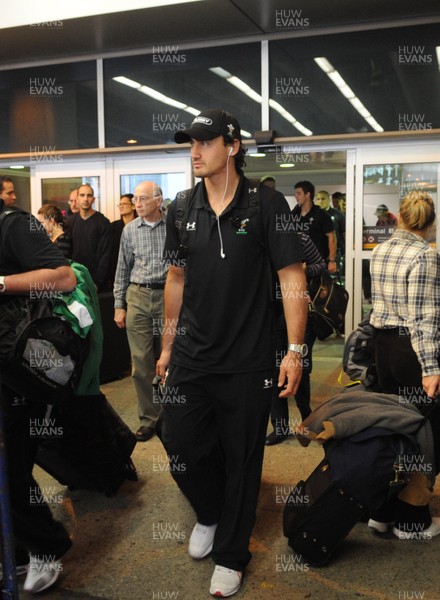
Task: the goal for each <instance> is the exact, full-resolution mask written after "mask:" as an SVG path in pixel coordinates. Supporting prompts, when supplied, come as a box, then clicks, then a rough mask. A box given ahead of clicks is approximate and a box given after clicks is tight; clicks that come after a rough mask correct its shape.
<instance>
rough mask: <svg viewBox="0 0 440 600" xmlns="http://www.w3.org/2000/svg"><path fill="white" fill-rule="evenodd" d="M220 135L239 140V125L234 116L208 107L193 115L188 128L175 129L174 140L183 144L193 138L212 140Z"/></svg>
mask: <svg viewBox="0 0 440 600" xmlns="http://www.w3.org/2000/svg"><path fill="white" fill-rule="evenodd" d="M219 135H222V136H224V137H226V138H229V139H230V140H231V143H232V142H233V141H234V140H240V141H241V132H240V125H239V123H238V121H237V119H236V118H235V117H233V116H232V115H230V114H229V113H227V112H225V111H224V110H221V109H218V108H208V109H207V110H202V112H201V113H200V114H199V115H197V117H195V119H194V120H193V122H192V123H191V126H190V127H189V128H188V129H182V130H181V131H176V133H175V134H174V141H175V142H176V144H184V143H185V142H190V141H191V139H194V140H200V141H202V142H203V141H205V140H212V139H214V138H216V137H218V136H219Z"/></svg>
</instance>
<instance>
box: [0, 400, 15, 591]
mask: <svg viewBox="0 0 440 600" xmlns="http://www.w3.org/2000/svg"><path fill="white" fill-rule="evenodd" d="M2 403H3V395H2V394H0V521H1V529H0V542H1V555H2V569H3V590H2V596H1V597H2V599H4V600H6V599H10V600H19V597H18V588H17V574H16V569H15V548H14V533H13V529H12V517H11V504H10V498H9V477H8V464H7V460H6V446H5V429H4V412H3V406H2Z"/></svg>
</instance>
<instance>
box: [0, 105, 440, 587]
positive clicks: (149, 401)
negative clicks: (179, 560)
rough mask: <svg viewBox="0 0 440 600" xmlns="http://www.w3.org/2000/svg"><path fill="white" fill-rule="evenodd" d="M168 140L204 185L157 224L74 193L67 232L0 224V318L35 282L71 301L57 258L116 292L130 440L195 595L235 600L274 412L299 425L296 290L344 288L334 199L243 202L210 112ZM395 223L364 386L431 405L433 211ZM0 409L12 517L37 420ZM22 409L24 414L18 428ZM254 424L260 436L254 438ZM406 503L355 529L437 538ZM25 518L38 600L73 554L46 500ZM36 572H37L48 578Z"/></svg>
mask: <svg viewBox="0 0 440 600" xmlns="http://www.w3.org/2000/svg"><path fill="white" fill-rule="evenodd" d="M175 141H176V142H177V143H179V144H180V143H190V145H191V158H192V164H193V170H194V176H195V177H197V178H200V180H201V181H200V183H199V184H197V185H196V186H195V188H194V189H193V190H191V191H190V192H189V193H186V194H182V195H181V196H179V195H178V196H177V198H176V201H175V202H173V203H171V204H170V206H169V208H168V210H167V215H165V213H164V211H163V209H162V203H163V194H162V190H161V188H160V187H159V185H157V183H155V182H154V181H143V182H141V183H139V185H137V186H136V188H135V189H134V190H133V194H124V195H123V196H121V198H120V201H119V209H120V213H121V218H120V220H117V221H115V222H114V223H110V222H109V220H108V219H107V218H106V217H105V216H104V215H103V214H102V213H100V212H99V211H97V210H96V209H94V208H93V206H94V202H95V200H96V199H95V193H94V190H93V188H92V187H91V186H90V185H89V184H83V185H80V186H79V187H78V189H77V190H73V191H72V193H71V194H70V197H69V210H68V214H67V218H66V217H65V216H64V215H63V214H62V212H61V211H60V209H59V208H57V207H56V206H53V205H50V204H45V205H44V206H42V207H41V209H40V210H39V211H38V215H37V218H38V221H39V222H40V223H41V225H42V228H40V229H39V230H38V235H34V236H33V237H32V236H31V237H29V236H30V232H29V227H28V224H27V223H28V222H27V221H26V219H25V217H24V216H23V215H20V216H19V217H18V218H16V219H11V220H10V221H9V222H8V221H6V222H4V223H3V224H2V232H1V246H0V274H1V275H0V302H1V303H4V302H7V301H8V300H10V299H11V298H14V296H16V295H20V294H26V293H28V292H29V289H30V288H29V286H30V284H31V283H33V282H35V281H36V280H37V281H41V282H42V283H44V284H47V285H51V286H52V288H53V289H55V290H57V291H59V292H68V291H71V290H72V288H74V287H75V276H74V273H73V271H72V269H71V267H70V266H69V260H68V259H72V260H74V261H77V262H79V263H81V264H83V265H85V266H86V267H87V268H88V270H89V271H90V274H91V276H92V279H93V281H94V284H95V286H96V290H97V291H98V292H105V291H108V290H113V294H114V321H115V326H117V327H119V328H121V329H124V328H125V329H126V331H127V336H128V342H129V346H130V353H131V360H132V379H133V384H134V387H135V391H136V396H137V402H138V417H139V423H140V424H139V429H138V430H137V432H136V438H137V440H138V441H139V442H147V441H148V440H150V439H151V438H152V437H153V436H154V435H156V434H157V435H158V437H159V438H160V439H161V441H162V443H163V445H164V447H165V449H166V451H167V453H168V455H169V457H170V461H172V462H170V472H171V475H172V476H173V477H174V479H175V481H176V483H177V485H178V486H179V488H180V489H181V491H182V493H183V494H184V495H185V496H186V498H187V499H188V501H189V502H190V504H191V506H192V507H193V509H194V512H195V515H196V520H197V522H196V524H195V526H194V529H193V531H192V534H191V537H190V539H189V546H188V553H189V555H190V556H191V557H192V558H193V559H195V560H200V559H203V558H205V557H206V556H208V555H210V556H211V557H212V558H213V560H214V563H215V568H214V572H213V575H212V579H211V582H210V588H209V589H210V593H211V594H212V595H214V596H218V597H228V596H232V595H233V594H235V593H236V592H237V591H238V590H239V589H240V587H241V584H242V581H243V576H244V573H245V570H246V567H247V565H248V563H249V561H250V559H251V553H250V551H249V541H250V536H251V532H252V529H253V526H254V523H255V519H256V507H257V501H258V494H259V487H260V481H261V473H262V463H263V453H264V447H265V445H267V446H272V445H274V444H278V443H280V442H282V441H283V440H285V439H287V438H288V437H289V435H290V434H291V423H290V420H289V412H288V403H287V399H288V398H289V397H292V396H293V397H294V398H295V400H296V404H297V406H298V409H299V412H300V414H301V418H302V420H304V419H306V418H307V417H308V416H309V415H310V413H311V410H312V409H311V406H310V403H311V383H310V374H311V370H312V350H313V345H314V342H315V339H316V336H315V334H314V331H313V327H312V324H311V322H310V319H309V316H308V305H309V301H310V295H309V291H310V292H311V290H313V287H314V284H315V283H316V281H317V280H319V277H320V274H321V273H322V272H323V271H325V270H327V271H328V272H329V273H330V274H332V275H333V276H338V273H339V275H340V274H341V272H343V269H344V264H343V257H344V252H345V216H344V212H345V197H344V195H343V194H342V193H340V192H336V193H335V194H333V196H332V198H331V199H332V202H333V206H332V205H331V204H330V194H329V193H328V192H327V191H325V190H321V191H319V192H318V193H317V194H316V197H315V188H314V185H313V184H312V183H311V182H310V181H299V182H297V183H296V184H295V199H296V206H295V207H294V208H293V210H291V209H290V207H289V205H288V203H287V201H286V199H285V197H284V196H283V194H281V193H280V192H279V191H277V190H276V182H275V180H274V178H273V177H265V178H263V180H262V181H261V183H260V185H259V187H258V190H257V191H256V190H255V189H254V188H253V186H252V185H251V183H250V182H249V180H248V179H247V178H246V176H245V175H244V173H243V168H244V166H245V164H246V163H245V154H246V149H245V147H244V146H243V144H242V139H241V132H240V125H239V123H238V122H237V120H236V119H235V118H234V117H233V116H232V115H230V114H228V113H227V112H225V111H223V110H218V109H209V110H205V111H203V112H202V113H201V114H200V115H198V116H197V117H195V119H194V120H193V122H192V123H191V125H190V127H189V128H188V129H185V130H181V131H178V132H176V134H175ZM0 185H1V188H0V208H1V211H6V210H10V209H11V208H12V209H13V208H14V205H15V202H16V197H15V193H14V188H13V182H12V181H11V180H10V179H8V178H2V180H1V182H0ZM379 208H382V209H386V206H385V205H383V206H382V207H379ZM377 214H378V215H379V212H378V213H377ZM393 217H394V215H393ZM395 218H396V219H398V227H397V229H396V231H395V233H394V235H393V236H392V237H391V238H390V239H389V240H388V241H387V242H384V243H383V244H381V245H379V246H378V247H377V248H376V249H375V251H374V252H373V258H372V261H371V275H372V304H373V311H372V315H371V323H372V325H373V326H374V328H375V339H376V365H377V367H378V374H379V383H380V386H381V388H382V391H384V392H386V393H390V394H399V393H401V389H402V388H403V387H404V388H408V386H413V387H417V386H422V387H423V389H424V391H425V393H426V395H427V396H428V397H429V398H434V397H435V396H437V394H438V393H439V391H440V368H439V360H438V358H439V335H440V333H439V332H440V316H439V315H440V311H439V310H438V307H439V301H440V283H439V282H440V261H439V259H438V254H437V253H436V251H435V250H433V249H432V248H431V247H430V246H429V245H428V244H427V242H426V237H427V232H428V231H429V229H430V227H431V226H432V225H433V223H434V221H435V211H434V204H433V201H432V198H431V197H430V196H429V194H426V193H422V192H420V193H419V192H412V193H411V194H409V195H408V196H407V197H406V198H405V199H404V201H403V202H402V204H401V208H400V214H399V216H398V217H395ZM280 223H290V224H293V227H292V228H290V227H279V224H280ZM43 234H44V235H43ZM29 240H31V241H29ZM268 265H270V271H271V272H270V274H269V273H268ZM237 282H238V283H237ZM402 331H404V335H403V336H402V334H401V332H402ZM397 338H398V341H396V340H397ZM395 348H398V350H399V351H398V352H396V351H395ZM155 376H157V380H159V381H160V383H161V390H162V400H164V399H167V398H168V399H169V401H166V402H162V405H160V404H158V402H157V398H156V397H155V395H154V393H153V379H154V378H155ZM173 398H174V399H175V401H173ZM179 398H185V402H183V403H182V402H180V401H179V400H178V399H179ZM3 399H4V404H5V405H6V406H7V410H6V430H7V436H6V437H7V443H8V444H9V447H8V457H9V464H10V477H11V496H12V504H13V507H14V503H20V502H24V501H25V499H26V493H28V492H25V490H28V489H29V486H30V485H36V484H35V482H34V480H33V478H32V474H31V470H29V469H30V467H31V466H32V464H33V462H34V460H35V448H34V447H31V445H30V444H29V443H25V442H24V441H23V440H24V438H25V437H26V436H28V432H27V431H26V419H28V418H30V416H31V415H32V414H33V413H34V412H35V414H37V413H38V414H40V413H41V411H43V413H44V407H42V405H41V403H40V404H38V405H37V404H36V403H33V402H32V398H29V399H24V400H23V399H22V401H21V402H20V403H19V402H18V401H17V398H16V396H15V395H14V392H13V390H8V389H7V388H4V389H3ZM19 411H21V412H23V411H26V416H25V417H24V418H23V415H21V416H20V418H17V414H18V412H19ZM269 417H270V420H271V422H272V426H273V431H272V432H271V433H269V434H267V425H268V420H269ZM433 428H434V432H435V434H436V435H438V434H439V433H440V432H439V431H438V429H436V426H435V425H434V426H433ZM182 465H184V466H185V476H184V477H183V476H182V475H181V469H180V467H181V466H182ZM408 488H410V489H409V491H407V492H404V493H403V495H402V496H401V497H399V502H400V505H399V506H400V508H399V507H398V509H395V506H394V505H393V510H397V512H395V513H393V514H391V513H390V510H391V509H390V507H387V506H385V507H384V509H383V511H382V512H379V514H375V515H371V522H370V526H371V527H373V528H375V529H376V530H378V531H383V530H384V523H385V530H386V524H387V523H389V522H390V523H394V522H397V521H399V522H400V521H401V520H402V519H408V518H411V519H416V520H418V521H419V522H421V523H422V524H423V527H424V528H425V530H426V531H429V532H430V534H432V535H436V534H437V533H440V526H439V525H437V523H436V522H435V520H432V519H431V517H430V514H429V499H430V493H431V491H430V488H429V485H428V482H427V481H426V480H418V481H415V482H414V481H412V482H411V485H408ZM413 488H415V489H416V492H413ZM415 497H416V498H417V501H415V500H414V498H415ZM420 498H422V500H420ZM402 507H403V508H402ZM402 514H403V515H404V516H402ZM32 515H33V519H34V522H32V523H31V522H30V521H29V520H27V521H26V520H25V521H24V525H23V522H22V523H21V526H22V527H21V529H20V526H18V525H17V527H16V536H18V537H17V540H18V543H17V557H16V559H17V565H18V567H19V568H20V569H22V570H23V569H24V570H27V577H26V581H25V589H27V590H29V591H32V592H38V591H41V590H42V589H45V588H47V587H49V586H50V585H52V584H53V582H54V581H55V580H56V578H57V576H58V573H59V570H57V568H56V567H57V565H58V564H59V561H60V559H61V558H62V556H63V555H64V554H65V552H66V551H67V550H68V548H69V547H70V539H69V536H68V535H67V533H66V531H65V529H64V527H63V526H62V525H61V524H59V523H57V522H56V521H54V520H53V518H52V515H51V513H50V510H49V508H48V507H47V506H46V505H45V504H44V502H43V503H42V505H41V511H40V512H38V511H35V512H34V513H32ZM384 515H385V516H384ZM408 515H409V516H408ZM38 519H40V521H38ZM14 525H16V523H14ZM23 527H24V531H23ZM41 556H43V557H44V556H46V557H47V556H51V557H52V561H51V563H53V564H51V565H49V567H48V568H47V569H46V572H44V569H41V564H40V563H41V560H43V561H44V559H41V558H39V557H41ZM29 557H30V559H29ZM29 560H30V563H29V564H30V566H29V567H26V565H27V563H28V562H29ZM39 561H40V563H39ZM39 564H40V568H39V569H37V568H33V566H35V565H39Z"/></svg>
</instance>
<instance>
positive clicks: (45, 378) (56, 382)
mask: <svg viewBox="0 0 440 600" xmlns="http://www.w3.org/2000/svg"><path fill="white" fill-rule="evenodd" d="M17 214H24V215H25V216H29V218H30V215H28V213H25V212H24V211H18V210H10V211H4V212H3V213H2V214H1V215H0V225H1V223H2V222H3V221H4V219H5V218H7V217H8V216H9V215H11V216H12V215H17ZM86 353H87V347H86V344H85V341H84V340H82V339H81V338H80V336H79V335H77V334H76V333H75V332H74V330H73V329H72V327H71V326H70V324H69V323H68V321H66V320H64V319H62V318H61V317H59V316H57V315H55V314H54V313H53V310H52V302H51V300H50V299H49V298H31V297H29V296H11V299H10V300H9V302H4V303H2V304H1V309H0V373H1V376H2V381H3V383H4V384H5V385H6V386H8V387H9V388H11V389H12V390H13V391H14V392H15V393H16V394H20V395H22V396H26V397H27V398H31V399H33V400H38V401H41V402H45V403H49V404H53V403H55V402H58V401H61V400H65V399H66V398H69V397H70V396H71V395H72V393H73V389H74V387H75V386H76V384H77V383H78V381H79V379H80V376H81V371H82V366H83V362H84V359H85V356H86Z"/></svg>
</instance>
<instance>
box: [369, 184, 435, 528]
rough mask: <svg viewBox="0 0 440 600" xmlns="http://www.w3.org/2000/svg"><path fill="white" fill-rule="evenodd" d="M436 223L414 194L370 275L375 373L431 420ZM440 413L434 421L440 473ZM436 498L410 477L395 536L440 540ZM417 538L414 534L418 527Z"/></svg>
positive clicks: (379, 522) (429, 205)
mask: <svg viewBox="0 0 440 600" xmlns="http://www.w3.org/2000/svg"><path fill="white" fill-rule="evenodd" d="M434 223H435V206H434V201H433V199H432V197H431V196H430V194H428V193H426V192H423V191H416V190H414V191H412V192H410V193H409V194H408V195H407V196H406V197H405V198H404V199H403V201H402V203H401V206H400V213H399V217H398V228H397V229H396V231H395V232H394V233H393V235H392V236H391V238H390V239H388V240H386V241H385V242H383V243H382V244H380V245H379V246H377V247H376V248H375V249H374V251H373V254H372V258H371V264H370V271H371V282H372V304H373V310H372V313H371V317H370V322H371V324H372V325H373V327H374V336H375V348H376V356H375V359H376V367H377V373H378V379H379V385H380V388H381V391H383V392H385V393H389V394H397V395H398V396H399V401H400V402H402V404H404V403H411V404H414V405H416V406H417V408H419V410H420V411H421V412H422V413H424V414H426V412H427V411H428V410H429V408H430V406H431V404H432V399H433V398H435V397H436V396H438V395H439V393H440V366H439V355H440V257H439V254H438V253H437V252H436V251H435V250H434V249H433V248H431V246H430V245H429V244H428V242H427V239H428V237H429V233H430V230H431V228H432V227H433V225H434ZM439 412H440V410H439V409H436V410H435V412H433V413H432V416H430V422H431V426H432V429H433V434H434V446H435V451H436V452H435V453H436V463H437V464H436V465H434V466H433V469H434V468H435V472H438V471H439V468H440V451H439V446H440V424H439V421H440V415H439ZM429 498H430V491H429V486H428V485H427V482H426V478H424V476H420V477H416V478H412V479H411V480H410V484H409V485H407V487H406V488H405V489H404V490H403V492H401V493H400V494H399V502H398V510H397V514H396V515H395V517H396V518H395V519H394V529H393V532H394V534H395V535H397V536H398V537H400V538H402V537H403V538H405V537H409V536H410V526H409V525H412V526H414V523H417V524H418V525H420V531H421V533H422V534H424V535H422V536H421V537H427V536H429V537H432V536H434V535H438V534H440V523H439V522H437V521H435V520H432V519H431V516H430V513H429V506H428V502H429ZM391 521H393V515H388V517H387V516H386V515H383V516H382V518H380V517H378V516H376V518H375V517H373V521H370V523H369V525H370V527H372V528H373V529H376V530H377V531H382V532H383V531H386V529H387V527H386V525H387V522H391ZM412 531H414V527H412Z"/></svg>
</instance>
